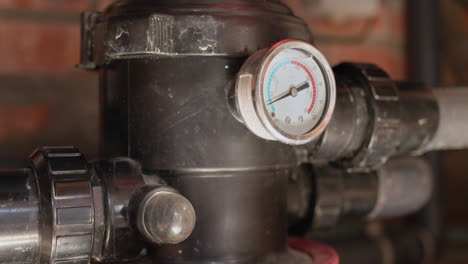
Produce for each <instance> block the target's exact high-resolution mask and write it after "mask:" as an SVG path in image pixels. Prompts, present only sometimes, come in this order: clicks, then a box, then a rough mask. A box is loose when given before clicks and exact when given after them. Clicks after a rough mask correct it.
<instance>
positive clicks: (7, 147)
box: [0, 0, 109, 158]
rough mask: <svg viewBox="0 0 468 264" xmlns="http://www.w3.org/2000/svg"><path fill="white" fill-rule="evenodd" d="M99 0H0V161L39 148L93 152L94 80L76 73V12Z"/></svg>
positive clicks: (98, 5) (95, 134)
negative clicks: (67, 146)
mask: <svg viewBox="0 0 468 264" xmlns="http://www.w3.org/2000/svg"><path fill="white" fill-rule="evenodd" d="M108 2H109V1H108V0H107V1H103V0H0V157H2V158H20V157H26V156H27V155H28V154H29V152H30V151H32V149H33V148H35V147H38V146H39V145H43V144H44V145H70V144H73V145H76V146H78V147H80V148H81V149H83V150H84V151H85V152H87V153H90V155H93V153H96V150H97V139H98V123H97V122H98V121H97V120H98V117H97V113H98V109H97V94H98V91H97V76H96V74H95V73H89V72H85V71H83V70H79V69H76V68H75V67H74V65H76V64H77V63H78V61H79V47H80V42H79V40H80V26H79V16H80V12H81V11H83V10H86V9H95V8H98V9H102V8H103V6H104V5H106V4H107V3H108Z"/></svg>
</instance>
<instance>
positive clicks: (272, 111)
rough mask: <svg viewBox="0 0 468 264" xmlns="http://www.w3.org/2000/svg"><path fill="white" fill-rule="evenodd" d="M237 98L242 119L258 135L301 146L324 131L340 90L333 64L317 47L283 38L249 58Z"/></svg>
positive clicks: (241, 75)
mask: <svg viewBox="0 0 468 264" xmlns="http://www.w3.org/2000/svg"><path fill="white" fill-rule="evenodd" d="M235 94H236V103H237V109H238V112H239V113H240V116H241V117H242V121H243V122H244V124H245V125H246V126H247V128H248V129H249V130H250V131H252V132H253V133H254V134H255V135H257V136H259V137H262V138H264V139H268V140H277V141H280V142H283V143H286V144H291V145H300V144H305V143H308V142H310V141H312V140H314V139H316V138H317V137H318V136H320V134H321V133H322V132H323V131H324V130H325V128H326V126H327V125H328V123H329V121H330V118H331V115H332V113H333V109H334V106H335V96H336V86H335V78H334V76H333V71H332V69H331V67H330V65H329V64H328V62H327V60H326V59H325V57H324V56H323V55H322V54H321V53H320V52H319V51H318V50H317V49H316V48H315V47H314V46H312V45H310V44H308V43H306V42H303V41H298V40H284V41H281V42H278V43H277V44H275V45H273V46H272V47H271V48H269V49H265V50H261V51H258V52H257V53H255V54H253V55H252V56H250V57H249V58H248V59H247V61H246V62H245V63H244V65H242V67H241V69H240V72H239V74H238V76H237V80H236V88H235Z"/></svg>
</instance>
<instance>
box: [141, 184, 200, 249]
mask: <svg viewBox="0 0 468 264" xmlns="http://www.w3.org/2000/svg"><path fill="white" fill-rule="evenodd" d="M195 221H196V216H195V210H194V208H193V206H192V204H191V203H190V201H189V200H187V199H186V198H185V197H184V196H182V195H180V194H179V193H177V192H176V191H175V190H173V189H171V188H167V187H159V188H156V189H154V190H152V191H150V192H148V193H147V194H146V195H145V196H144V198H143V199H142V202H141V204H140V206H139V210H138V216H137V225H138V229H139V231H140V233H141V234H142V235H143V236H144V237H145V238H146V239H148V240H149V241H151V242H153V243H156V244H178V243H180V242H182V241H184V240H185V239H187V238H188V237H189V236H190V234H191V233H192V231H193V228H194V227H195Z"/></svg>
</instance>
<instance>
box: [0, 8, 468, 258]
mask: <svg viewBox="0 0 468 264" xmlns="http://www.w3.org/2000/svg"><path fill="white" fill-rule="evenodd" d="M111 2H112V1H111V0H0V165H1V164H12V163H18V164H19V163H21V162H22V160H23V159H24V157H26V156H27V155H29V153H30V152H31V151H32V150H33V149H34V148H36V147H39V146H43V145H71V144H72V145H75V146H76V147H78V148H79V149H80V150H82V152H84V153H85V154H86V155H87V156H88V158H90V159H92V158H94V157H96V153H97V150H98V135H99V126H98V119H99V111H98V93H99V91H98V76H97V73H95V72H86V71H83V70H79V69H77V68H75V67H74V65H75V64H78V61H79V48H80V47H79V45H80V28H79V14H80V12H81V11H83V10H87V9H93V10H103V9H104V8H105V7H106V6H107V5H108V4H109V3H111ZM284 2H285V3H286V4H287V5H288V6H290V8H291V9H292V10H293V12H294V13H295V14H296V15H297V16H299V17H301V18H303V19H304V20H305V22H306V23H307V24H308V26H309V28H310V30H311V32H312V34H313V36H314V38H315V44H316V45H317V46H318V48H319V49H320V50H321V51H322V52H323V53H325V55H326V56H327V58H328V59H329V61H330V62H331V64H332V65H335V64H338V63H340V62H343V61H356V62H370V63H375V64H377V65H379V66H380V67H382V68H383V69H385V70H386V71H387V72H388V73H389V74H390V75H391V76H392V77H393V78H395V79H401V80H414V81H420V82H425V83H427V84H429V85H433V86H462V85H468V1H467V0H439V1H436V0H406V1H405V0H353V1H349V0H307V1H306V0H284ZM467 104H468V102H467ZM467 122H468V117H467ZM467 133H468V131H467ZM429 158H430V159H431V160H432V161H433V166H435V167H436V168H437V170H438V174H437V175H439V177H438V180H437V187H438V188H437V191H436V193H435V197H434V199H433V202H432V203H431V204H430V205H429V206H428V208H426V209H425V210H423V211H422V212H420V213H419V214H418V215H416V216H413V217H414V218H415V219H417V218H421V219H425V221H427V222H428V223H426V224H427V225H428V226H430V227H431V228H432V229H433V230H434V232H436V233H437V234H436V235H437V236H438V237H440V239H441V240H440V241H441V243H440V244H438V245H437V247H438V249H440V250H439V251H438V252H439V254H440V255H441V257H440V260H439V261H438V263H468V175H467V174H468V151H450V152H444V153H441V154H437V155H432V156H430V157H429ZM416 191H417V190H416Z"/></svg>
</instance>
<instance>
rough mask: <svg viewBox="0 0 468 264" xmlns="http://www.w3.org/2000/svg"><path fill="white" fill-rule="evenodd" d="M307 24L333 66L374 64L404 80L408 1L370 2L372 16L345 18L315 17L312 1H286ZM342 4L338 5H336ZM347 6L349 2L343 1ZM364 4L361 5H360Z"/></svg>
mask: <svg viewBox="0 0 468 264" xmlns="http://www.w3.org/2000/svg"><path fill="white" fill-rule="evenodd" d="M283 2H285V3H286V4H288V5H289V6H291V8H292V10H293V12H294V13H295V14H296V15H297V16H299V17H301V18H303V19H304V20H305V21H306V23H307V24H308V26H309V28H310V30H311V32H312V34H313V36H314V38H315V44H316V45H317V47H318V48H319V49H320V50H321V51H323V52H324V53H325V55H326V56H327V58H328V59H329V60H330V62H331V63H332V64H338V63H340V62H343V61H355V62H369V63H375V64H377V65H379V66H380V67H382V68H383V69H385V70H386V71H387V72H388V73H389V74H390V75H391V76H392V77H394V78H398V79H405V77H406V74H407V70H406V50H405V40H406V37H405V36H406V31H405V29H406V27H405V1H404V0H394V1H367V2H369V3H374V4H375V3H376V4H377V9H376V10H375V12H373V13H369V14H367V15H362V16H358V17H356V16H353V17H349V18H347V17H343V14H334V13H326V14H325V15H324V14H320V15H316V14H315V13H314V12H312V11H313V10H312V8H317V6H311V7H307V5H308V4H309V5H311V3H313V1H303V0H283ZM335 2H337V4H340V2H339V1H335ZM341 2H342V3H341V4H343V3H345V2H346V1H341ZM361 2H362V1H361Z"/></svg>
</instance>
